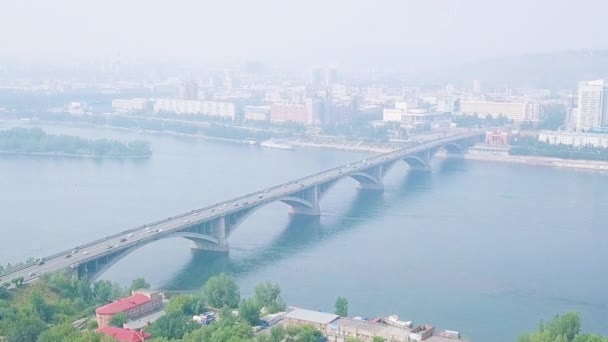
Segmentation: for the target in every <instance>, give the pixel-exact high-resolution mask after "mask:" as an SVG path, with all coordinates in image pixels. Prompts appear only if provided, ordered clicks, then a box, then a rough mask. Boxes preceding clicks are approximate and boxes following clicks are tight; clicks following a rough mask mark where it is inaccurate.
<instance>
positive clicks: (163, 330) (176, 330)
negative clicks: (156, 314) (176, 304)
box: [149, 313, 198, 339]
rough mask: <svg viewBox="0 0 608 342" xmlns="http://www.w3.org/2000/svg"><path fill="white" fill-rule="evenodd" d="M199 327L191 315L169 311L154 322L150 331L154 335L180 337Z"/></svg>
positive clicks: (169, 337) (171, 337)
mask: <svg viewBox="0 0 608 342" xmlns="http://www.w3.org/2000/svg"><path fill="white" fill-rule="evenodd" d="M197 327H198V325H197V324H196V323H195V322H193V321H192V319H191V317H188V316H184V315H180V314H178V313H168V314H166V315H164V316H162V317H160V318H159V319H158V320H157V321H156V322H154V324H152V326H151V327H150V330H149V332H150V334H152V336H154V337H161V338H162V337H164V338H168V339H178V338H182V337H183V336H184V335H185V334H187V333H189V332H192V331H194V330H195V329H196V328H197Z"/></svg>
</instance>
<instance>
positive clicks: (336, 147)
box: [287, 140, 394, 153]
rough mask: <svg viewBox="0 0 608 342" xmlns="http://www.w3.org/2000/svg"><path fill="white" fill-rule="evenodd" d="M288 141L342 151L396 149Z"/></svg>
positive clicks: (305, 145) (378, 151)
mask: <svg viewBox="0 0 608 342" xmlns="http://www.w3.org/2000/svg"><path fill="white" fill-rule="evenodd" d="M287 142H288V143H289V144H290V145H294V146H299V147H307V148H321V149H330V150H340V151H352V152H372V153H388V152H392V151H394V149H389V148H382V147H373V146H357V145H338V144H321V143H311V142H301V141H295V140H288V141H287Z"/></svg>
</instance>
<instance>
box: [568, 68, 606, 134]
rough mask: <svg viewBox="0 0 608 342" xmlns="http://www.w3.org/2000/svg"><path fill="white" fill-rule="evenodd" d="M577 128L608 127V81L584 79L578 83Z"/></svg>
mask: <svg viewBox="0 0 608 342" xmlns="http://www.w3.org/2000/svg"><path fill="white" fill-rule="evenodd" d="M577 114H578V115H577V117H576V130H577V131H582V130H590V129H598V128H600V127H608V82H606V80H595V81H583V82H579V84H578V113H577Z"/></svg>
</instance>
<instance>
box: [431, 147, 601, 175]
mask: <svg viewBox="0 0 608 342" xmlns="http://www.w3.org/2000/svg"><path fill="white" fill-rule="evenodd" d="M436 156H437V157H441V158H452V159H466V160H477V161H487V162H499V163H515V164H526V165H538V166H546V167H555V168H567V169H577V170H588V171H601V172H608V162H605V161H596V160H574V159H561V158H549V157H539V156H511V155H493V154H482V153H465V154H454V153H447V152H444V151H440V152H438V153H437V155H436Z"/></svg>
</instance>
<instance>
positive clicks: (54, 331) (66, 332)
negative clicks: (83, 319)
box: [38, 323, 79, 342]
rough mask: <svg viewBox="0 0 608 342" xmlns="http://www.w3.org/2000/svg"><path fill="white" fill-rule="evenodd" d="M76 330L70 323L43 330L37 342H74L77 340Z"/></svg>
mask: <svg viewBox="0 0 608 342" xmlns="http://www.w3.org/2000/svg"><path fill="white" fill-rule="evenodd" d="M78 335H79V333H78V330H76V328H74V325H72V324H71V323H62V324H58V325H54V326H52V327H50V328H49V329H47V330H44V331H43V332H42V333H41V334H40V336H38V342H60V341H74V340H76V339H77V338H78Z"/></svg>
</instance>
